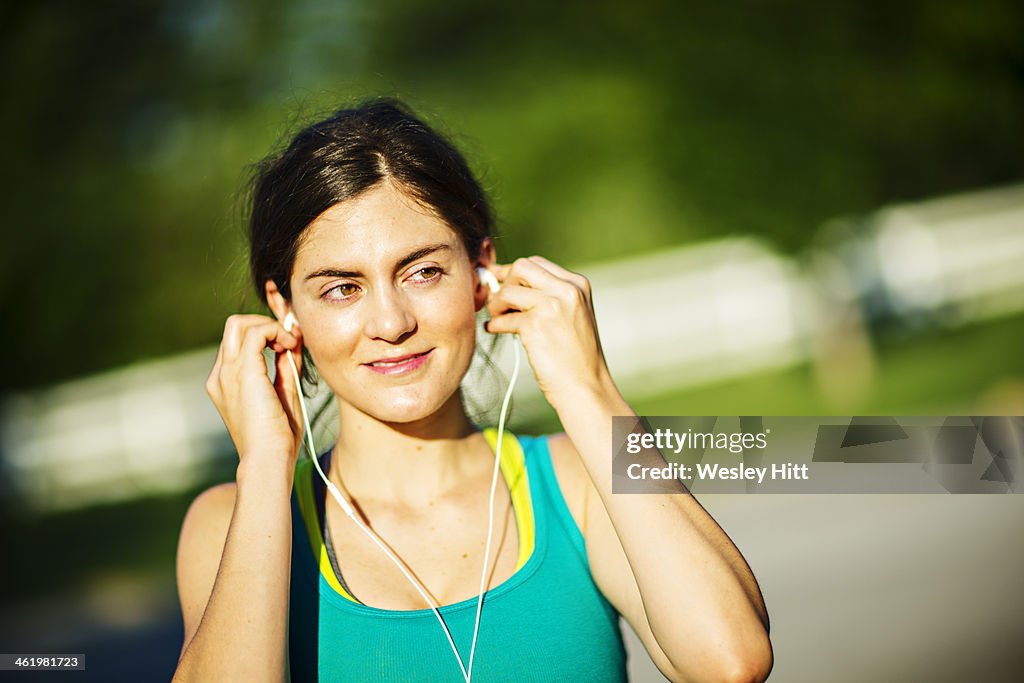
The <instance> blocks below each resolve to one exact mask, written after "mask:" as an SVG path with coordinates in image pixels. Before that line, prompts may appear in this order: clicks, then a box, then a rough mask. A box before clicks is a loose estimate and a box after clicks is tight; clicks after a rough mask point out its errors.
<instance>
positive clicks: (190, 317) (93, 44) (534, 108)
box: [0, 0, 1024, 388]
mask: <svg viewBox="0 0 1024 683" xmlns="http://www.w3.org/2000/svg"><path fill="white" fill-rule="evenodd" d="M2 12H3V17H4V19H5V21H4V22H3V29H2V31H3V34H2V41H0V51H2V52H0V56H2V62H0V64H2V66H0V74H2V75H0V84H2V87H3V92H4V93H5V95H6V98H5V102H6V104H7V106H5V107H4V108H3V111H2V113H0V116H2V117H3V119H2V120H3V122H4V124H5V129H6V130H7V131H8V136H7V147H6V152H7V153H6V158H7V160H8V163H7V164H5V165H4V167H3V171H2V173H3V176H2V178H3V187H4V191H5V201H4V202H3V203H2V205H0V221H2V224H3V225H4V226H5V227H6V232H7V235H8V236H7V243H6V248H5V249H3V250H2V256H0V264H2V271H0V283H2V287H3V289H2V291H3V293H4V296H3V301H2V304H0V306H2V313H3V315H4V318H5V320H8V321H9V323H8V324H9V325H11V326H12V327H13V329H15V330H16V331H19V332H21V333H22V334H24V335H25V338H26V340H27V343H25V342H19V343H18V347H17V349H18V350H17V353H18V355H19V357H20V361H21V362H19V363H16V364H14V367H12V368H11V370H10V371H9V372H8V373H7V377H6V378H5V384H6V385H7V386H8V387H9V388H19V387H27V386H31V385H36V384H42V383H48V382H52V381H54V380H57V379H61V378H65V377H69V376H74V375H78V374H82V373H86V372H92V371H96V370H100V369H103V368H108V367H112V366H116V365H121V364H124V363H127V362H130V361H132V360H135V359H138V358H142V357H147V356H155V355H162V354H166V353H170V352H173V351H177V350H182V349H185V348H190V347H193V346H196V345H199V344H206V343H213V342H215V341H217V339H218V337H219V332H220V329H221V326H222V320H223V318H224V317H225V316H226V315H227V314H228V313H230V312H232V311H234V310H238V309H239V308H250V309H252V308H253V299H252V297H251V296H249V295H247V294H246V293H247V292H248V290H249V284H248V279H247V276H246V268H245V253H244V240H243V238H242V231H241V229H240V227H241V222H240V220H239V211H238V207H239V204H240V202H239V201H238V199H239V193H240V191H241V189H242V188H243V186H244V179H245V172H246V167H247V166H248V165H249V164H251V163H252V162H254V161H256V160H257V159H259V158H260V157H262V156H264V155H265V154H267V153H269V152H270V151H271V150H273V149H275V147H276V146H279V145H280V144H281V143H282V142H283V141H284V140H285V135H286V133H287V132H290V131H294V130H295V129H296V128H297V127H298V126H299V124H301V123H303V122H306V121H308V120H310V119H312V118H313V117H314V116H317V115H320V114H323V113H325V112H327V111H330V110H331V109H333V108H336V107H337V106H338V105H339V104H341V103H344V102H350V101H353V100H354V99H358V98H359V97H362V96H365V95H369V94H374V93H385V94H397V95H399V96H401V97H404V98H406V99H407V100H408V101H410V103H411V104H412V105H413V106H414V107H415V108H417V109H418V110H420V111H422V112H423V113H424V114H426V115H427V116H428V117H429V118H431V119H432V120H435V121H441V122H444V126H443V127H444V128H445V129H446V130H448V131H449V132H451V133H452V134H453V137H454V138H455V139H456V142H457V143H458V144H459V145H460V146H462V147H463V148H464V149H465V150H466V151H467V152H468V154H469V156H470V158H471V161H472V162H473V164H474V165H475V166H476V168H478V169H479V171H480V172H481V174H482V175H483V177H484V179H485V183H486V184H487V186H488V187H489V188H490V189H491V190H492V192H493V194H494V196H495V199H496V204H497V206H498V209H499V214H500V216H501V218H502V226H503V229H504V233H505V234H504V237H503V238H502V240H501V242H500V249H501V251H502V254H503V255H504V256H505V257H514V256H517V255H521V254H523V253H534V252H541V253H545V254H548V255H550V256H551V257H552V258H555V259H557V260H562V261H564V262H566V263H567V264H570V265H572V264H579V263H582V262H585V261H589V260H593V259H599V258H611V257H615V256H620V255H624V254H628V253H631V252H637V251H644V250H648V249H653V248H657V247H659V246H664V245H669V244H674V243H678V242H683V241H689V240H695V239H703V238H708V237H712V236H717V235H722V234H735V233H757V234H760V235H762V236H764V237H766V238H767V239H769V240H772V241H773V242H775V243H776V244H778V245H780V246H781V247H782V248H785V249H790V250H795V249H798V248H800V246H801V245H802V244H804V243H805V242H806V241H807V239H808V238H809V236H810V234H811V232H812V231H813V230H815V229H816V227H817V226H818V225H819V224H820V223H821V222H822V221H823V220H825V219H826V218H828V217H830V216H833V215H835V214H838V213H850V212H859V211H866V210H870V209H872V208H875V207H878V206H880V205H883V204H885V203H889V202H893V201H898V200H906V199H912V198H917V197H926V196H933V195H937V194H943V193H947V192H952V191H957V190H966V189H971V188H975V187H979V186H986V185H992V184H998V183H1003V182H1007V181H1011V180H1015V179H1019V178H1021V176H1022V175H1024V94H1022V93H1024V89H1022V87H1021V86H1022V85H1024V44H1022V43H1021V41H1020V40H1019V36H1020V34H1021V29H1022V28H1024V21H1022V19H1024V6H1022V5H1021V4H1020V3H1017V2H1012V1H1010V0H987V1H983V2H975V3H959V2H951V1H950V2H925V1H924V0H913V1H907V2H902V3H890V4H885V5H879V4H870V5H866V4H865V3H858V2H853V1H852V0H848V1H845V2H834V3H815V2H810V0H792V1H791V2H788V3H778V2H771V3H769V2H752V3H745V4H744V5H743V6H742V8H740V7H738V6H736V5H733V4H718V5H715V4H708V3H695V2H682V3H663V2H655V1H654V0H637V2H633V3H628V4H627V3H620V2H610V1H607V0H599V1H597V2H592V3H586V4H578V5H577V4H572V3H561V4H560V3H555V4H551V3H546V2H543V3H542V2H540V1H539V0H525V1H523V2H520V3H516V4H514V5H509V4H502V3H495V4H494V5H493V6H487V5H486V4H482V3H479V2H475V1H470V0H452V1H451V2H447V3H436V2H427V1H426V0H380V1H378V2H373V3H370V2H359V1H357V0H347V1H344V2H315V1H313V0H300V1H298V2H294V3H290V4H284V3H276V2H271V1H269V0H254V1H250V2H245V3H243V2H241V1H240V0H212V1H209V2H204V1H201V0H190V1H186V2H170V1H166V2H159V1H157V0H143V1H141V2H140V1H138V0H133V1H132V2H129V1H128V0H114V1H112V2H107V3H104V4H103V6H102V7H100V8H97V7H96V6H94V5H82V4H80V3H78V4H76V3H72V2H67V1H64V2H58V1H55V0H54V1H50V2H31V3H30V2H25V1H22V2H12V3H8V4H6V5H5V7H4V9H3V10H2ZM254 310H255V309H254Z"/></svg>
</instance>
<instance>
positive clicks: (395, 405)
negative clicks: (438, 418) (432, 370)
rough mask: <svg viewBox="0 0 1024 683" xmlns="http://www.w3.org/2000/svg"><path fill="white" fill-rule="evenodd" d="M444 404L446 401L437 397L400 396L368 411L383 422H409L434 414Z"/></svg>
mask: <svg viewBox="0 0 1024 683" xmlns="http://www.w3.org/2000/svg"><path fill="white" fill-rule="evenodd" d="M443 405H444V401H440V400H438V399H436V398H435V399H433V400H430V399H424V398H420V397H399V398H395V399H393V400H391V401H387V402H383V403H379V404H377V405H375V406H373V407H372V408H371V409H370V410H367V411H366V412H368V413H369V414H370V415H372V416H373V417H375V418H376V419H378V420H380V421H381V422H389V423H394V424H408V423H410V422H418V421H420V420H423V419H425V418H428V417H430V416H431V415H434V414H435V413H437V412H438V411H439V410H440V409H441V407H442V406H443Z"/></svg>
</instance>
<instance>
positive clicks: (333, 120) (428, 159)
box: [249, 98, 494, 303]
mask: <svg viewBox="0 0 1024 683" xmlns="http://www.w3.org/2000/svg"><path fill="white" fill-rule="evenodd" d="M384 180H391V181H393V182H395V183H396V184H397V185H398V186H399V187H400V188H401V189H402V190H404V191H405V192H406V193H408V194H409V196H410V197H412V198H413V199H415V200H416V201H418V202H419V203H420V204H422V205H423V206H424V207H426V208H428V209H430V210H431V211H433V212H434V213H435V214H436V215H437V216H438V218H440V219H441V220H443V221H444V222H445V223H447V224H448V226H449V227H451V228H452V229H453V230H455V232H456V233H457V234H458V235H459V236H460V238H461V239H462V243H463V245H464V246H465V248H466V251H467V253H468V254H469V255H470V258H475V257H476V255H477V253H478V252H479V249H480V245H481V243H482V242H483V240H484V238H486V237H488V236H490V235H491V233H492V231H493V228H494V217H493V211H492V209H491V206H490V203H489V202H488V200H487V196H486V194H485V193H484V191H483V188H482V187H481V186H480V184H479V183H478V182H477V181H476V179H475V178H474V176H473V174H472V172H471V171H470V169H469V165H468V164H467V163H466V160H465V159H464V158H463V157H462V155H461V154H460V153H459V152H458V150H456V149H455V147H454V146H453V145H452V144H451V143H450V142H449V141H448V140H446V139H445V138H444V137H443V136H441V135H440V134H439V133H437V132H436V131H435V130H433V129H432V128H431V127H430V126H428V125H427V124H426V123H424V122H423V121H422V120H420V119H419V118H417V117H416V116H415V115H414V114H413V113H412V112H411V111H410V110H409V108H408V107H407V106H406V105H405V104H403V103H402V102H400V101H398V100H395V99H392V98H376V99H372V100H367V101H365V102H363V103H362V104H360V105H358V106H356V107H353V108H350V109H341V110H339V111H337V112H336V113H334V114H333V115H332V116H330V117H329V118H326V119H324V120H322V121H319V122H317V123H314V124H312V125H310V126H308V127H307V128H305V129H303V130H302V131H300V132H299V133H298V134H297V135H296V136H295V138H294V139H293V140H292V141H291V144H289V145H288V147H287V148H286V149H285V150H284V151H283V152H281V153H280V154H277V155H274V156H271V157H269V158H267V159H265V160H264V161H262V162H261V163H259V164H258V165H257V166H256V169H255V174H254V177H253V184H252V194H251V197H252V205H251V213H250V218H249V256H250V258H249V265H250V269H251V271H252V278H253V284H254V285H255V286H256V291H257V293H258V294H259V296H260V298H261V300H262V301H263V302H264V303H266V302H267V296H266V289H265V284H266V282H267V280H272V281H273V282H274V284H276V285H277V288H278V290H280V292H281V293H282V295H283V296H284V297H285V298H286V299H291V287H290V278H291V274H292V268H293V266H294V263H295V255H296V252H297V251H298V245H299V239H300V237H301V236H302V233H303V232H304V231H305V229H306V228H307V227H308V226H309V225H310V223H312V222H313V220H314V219H316V218H317V216H319V215H320V214H322V213H323V212H324V211H326V210H327V209H329V208H330V207H331V206H333V205H335V204H337V203H339V202H343V201H345V200H347V199H353V198H355V197H358V196H359V195H360V194H362V193H363V192H365V191H367V190H369V189H370V188H372V187H374V186H375V185H377V184H378V183H380V182H382V181H384Z"/></svg>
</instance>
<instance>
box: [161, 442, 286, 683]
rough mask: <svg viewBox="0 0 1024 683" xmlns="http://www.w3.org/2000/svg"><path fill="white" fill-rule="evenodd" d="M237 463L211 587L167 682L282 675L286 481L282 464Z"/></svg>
mask: <svg viewBox="0 0 1024 683" xmlns="http://www.w3.org/2000/svg"><path fill="white" fill-rule="evenodd" d="M247 460H249V461H251V462H252V463H258V462H259V459H258V458H243V460H242V463H241V464H240V465H239V468H238V476H237V488H236V496H235V504H234V509H233V513H232V517H231V524H230V526H229V528H228V533H227V539H226V541H225V543H224V550H223V554H222V556H221V561H220V567H219V569H218V571H217V578H216V581H215V582H214V586H213V591H212V593H211V594H210V599H209V601H208V603H207V605H206V610H205V611H204V613H203V617H202V621H201V622H200V625H199V627H198V630H197V631H196V632H195V635H194V636H193V637H192V639H191V640H190V641H189V643H188V645H187V647H186V648H185V650H184V652H183V654H182V657H181V659H180V661H179V663H178V668H177V671H176V672H175V674H174V681H223V680H244V681H272V682H274V683H280V682H281V681H284V680H287V671H286V668H287V626H288V598H289V581H290V574H291V543H292V539H291V536H292V527H291V510H290V493H291V481H290V479H287V478H285V477H283V476H282V474H281V472H280V470H281V469H282V468H280V467H276V468H273V472H271V471H270V470H271V468H264V471H255V469H256V468H257V467H258V465H251V466H250V467H249V468H248V469H246V465H247V464H249V463H247V462H246V461H247Z"/></svg>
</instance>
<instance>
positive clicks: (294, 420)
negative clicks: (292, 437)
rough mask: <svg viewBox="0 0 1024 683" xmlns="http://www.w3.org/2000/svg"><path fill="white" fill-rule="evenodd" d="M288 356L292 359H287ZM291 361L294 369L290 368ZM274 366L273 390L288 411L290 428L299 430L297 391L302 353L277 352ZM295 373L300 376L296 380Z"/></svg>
mask: <svg viewBox="0 0 1024 683" xmlns="http://www.w3.org/2000/svg"><path fill="white" fill-rule="evenodd" d="M289 356H291V358H292V360H289ZM292 362H294V363H295V369H294V370H292ZM275 367H276V370H277V376H276V377H275V378H274V391H275V392H276V393H277V398H278V400H280V401H281V405H282V406H283V407H284V409H285V411H286V412H287V413H288V420H289V422H291V425H292V428H293V429H296V430H299V431H301V425H302V414H301V412H300V411H301V410H302V407H301V405H300V404H299V392H300V391H302V387H301V382H302V380H301V377H302V353H301V352H293V351H284V352H283V353H279V354H277V356H276V357H275ZM296 375H297V376H298V377H299V378H300V379H299V381H298V382H296Z"/></svg>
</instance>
